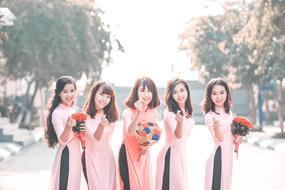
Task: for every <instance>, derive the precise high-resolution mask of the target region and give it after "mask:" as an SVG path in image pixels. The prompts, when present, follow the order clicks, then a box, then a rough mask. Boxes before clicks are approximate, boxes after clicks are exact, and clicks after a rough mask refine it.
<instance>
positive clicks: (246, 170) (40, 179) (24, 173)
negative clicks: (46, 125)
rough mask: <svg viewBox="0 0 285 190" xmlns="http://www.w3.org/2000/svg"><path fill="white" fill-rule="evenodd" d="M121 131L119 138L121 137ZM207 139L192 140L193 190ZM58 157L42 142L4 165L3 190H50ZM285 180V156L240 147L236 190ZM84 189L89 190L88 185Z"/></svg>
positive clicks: (197, 189) (199, 185) (264, 188)
mask: <svg viewBox="0 0 285 190" xmlns="http://www.w3.org/2000/svg"><path fill="white" fill-rule="evenodd" d="M117 130H118V131H116V132H115V134H121V131H120V130H119V128H118V129H117ZM119 136H120V135H118V136H117V137H116V135H115V137H116V138H114V142H113V143H114V144H115V145H116V146H115V150H117V148H118V146H119V144H120V143H119V142H120V141H121V138H120V137H119ZM162 138H163V137H162ZM207 139H208V136H207V133H206V130H205V128H204V127H203V126H197V127H196V128H195V130H194V131H193V136H192V137H190V140H189V148H188V156H189V183H190V188H191V189H193V190H203V176H204V160H205V155H207V147H209V145H208V141H207ZM162 140H163V139H162ZM161 142H162V141H161ZM160 147H161V143H157V144H155V145H154V146H153V147H152V153H153V157H155V155H156V154H157V153H158V151H159V149H160ZM54 155H55V151H54V150H52V149H49V148H47V146H46V145H45V144H44V143H43V142H39V143H37V144H34V145H32V146H30V147H28V148H27V149H25V150H23V151H22V152H21V153H20V154H18V155H16V156H13V157H11V158H9V159H8V160H5V161H2V162H0V190H26V189H27V190H45V189H47V186H48V183H49V177H50V172H51V166H52V162H53V159H54ZM155 164H156V163H155V159H153V165H155ZM154 168H155V167H154ZM284 177H285V154H282V153H278V152H275V151H272V150H268V149H262V148H259V147H255V146H252V145H247V144H243V145H242V146H240V152H239V158H238V159H234V173H233V190H284V189H285V185H284ZM82 189H86V187H85V185H84V183H83V185H82Z"/></svg>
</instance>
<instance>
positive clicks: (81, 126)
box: [79, 122, 85, 132]
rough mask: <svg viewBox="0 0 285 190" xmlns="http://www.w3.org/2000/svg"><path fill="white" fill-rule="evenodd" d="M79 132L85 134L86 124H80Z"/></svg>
mask: <svg viewBox="0 0 285 190" xmlns="http://www.w3.org/2000/svg"><path fill="white" fill-rule="evenodd" d="M79 131H80V132H85V122H83V123H80V125H79Z"/></svg>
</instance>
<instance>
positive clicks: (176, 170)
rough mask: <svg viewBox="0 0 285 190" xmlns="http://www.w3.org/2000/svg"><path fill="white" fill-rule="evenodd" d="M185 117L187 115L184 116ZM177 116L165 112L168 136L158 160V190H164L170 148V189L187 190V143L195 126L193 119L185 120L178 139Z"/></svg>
mask: <svg viewBox="0 0 285 190" xmlns="http://www.w3.org/2000/svg"><path fill="white" fill-rule="evenodd" d="M184 115H185V114H184ZM175 117H176V115H175V114H174V113H173V112H170V111H168V109H166V110H165V112H164V129H165V135H166V141H165V145H164V147H163V148H162V150H161V151H160V153H159V156H158V158H157V171H156V188H155V189H156V190H162V189H163V186H162V182H163V174H164V172H165V171H164V167H165V157H166V152H167V151H168V149H169V148H170V161H169V189H170V190H176V189H179V190H187V189H188V178H187V160H186V141H187V137H188V136H189V134H190V133H191V131H192V128H193V126H194V119H193V118H186V116H184V118H183V126H182V137H181V138H177V137H176V136H175V134H174V131H175V129H176V124H177V121H176V119H175Z"/></svg>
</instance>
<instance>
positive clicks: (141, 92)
mask: <svg viewBox="0 0 285 190" xmlns="http://www.w3.org/2000/svg"><path fill="white" fill-rule="evenodd" d="M138 98H139V100H140V101H141V102H142V104H144V105H148V104H149V103H150V102H151V100H152V92H151V91H150V90H149V89H148V87H147V86H143V85H140V86H139V88H138Z"/></svg>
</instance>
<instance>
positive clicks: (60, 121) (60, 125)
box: [52, 112, 76, 145]
mask: <svg viewBox="0 0 285 190" xmlns="http://www.w3.org/2000/svg"><path fill="white" fill-rule="evenodd" d="M59 114H60V113H57V112H54V113H53V114H52V124H53V127H54V130H55V133H56V135H57V138H58V141H59V143H60V144H62V145H65V144H66V143H67V142H68V139H69V137H70V132H71V131H72V126H74V125H75V122H76V121H75V120H74V119H71V118H68V120H67V122H65V120H64V118H63V117H60V115H59Z"/></svg>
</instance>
